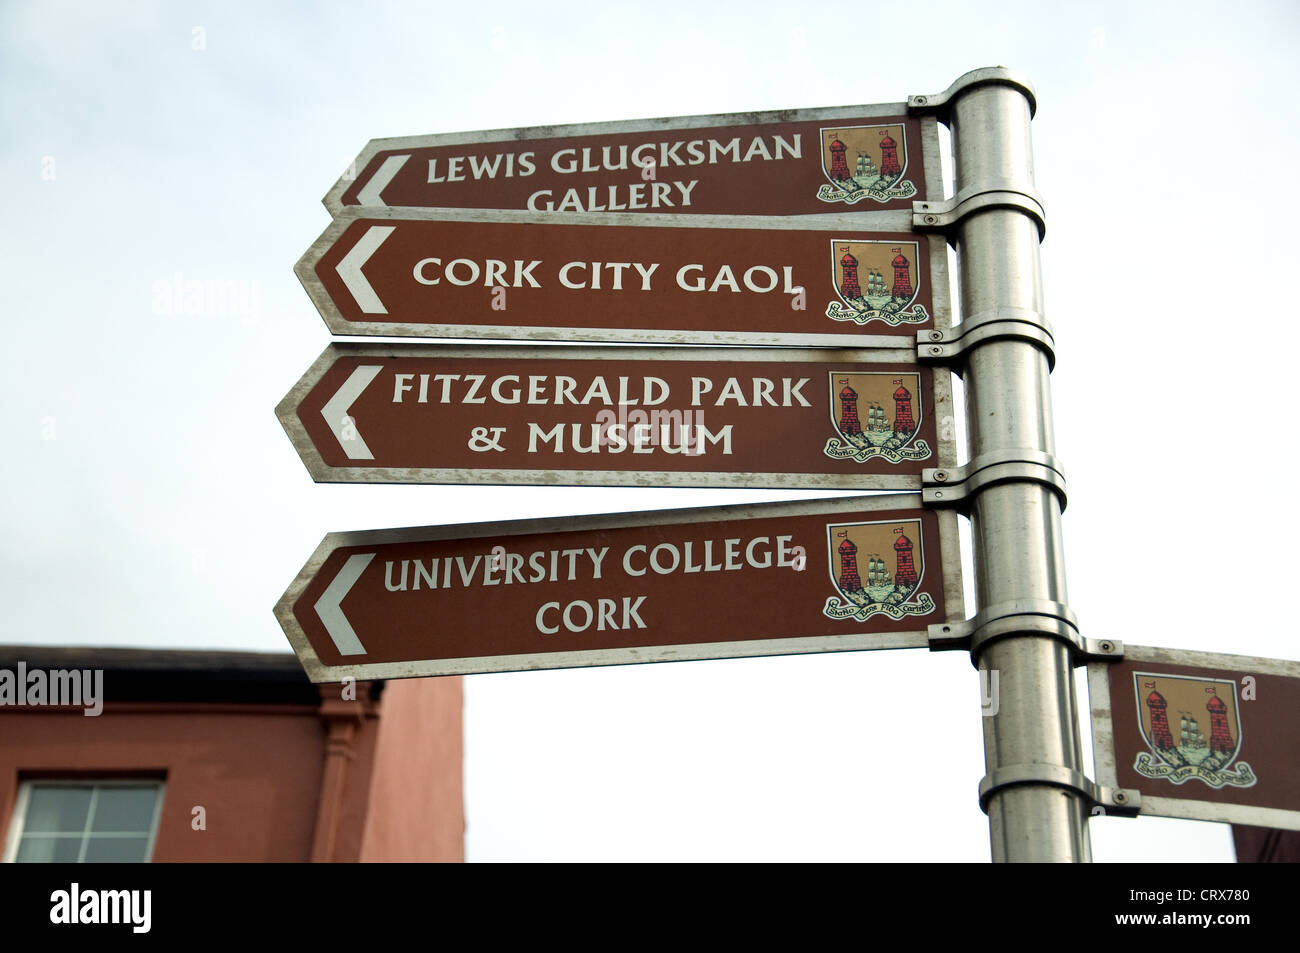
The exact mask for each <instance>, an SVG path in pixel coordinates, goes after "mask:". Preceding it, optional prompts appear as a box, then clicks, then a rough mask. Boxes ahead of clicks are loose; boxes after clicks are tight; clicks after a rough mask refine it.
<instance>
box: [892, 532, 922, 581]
mask: <svg viewBox="0 0 1300 953" xmlns="http://www.w3.org/2000/svg"><path fill="white" fill-rule="evenodd" d="M894 532H895V533H897V534H898V539H896V540H894V558H895V559H896V560H897V561H898V569H897V571H896V572H895V573H894V585H895V586H897V587H898V588H899V589H907V588H909V587H911V586H915V585H916V583H917V581H918V580H919V579H920V578H921V577H920V576H918V575H917V574H916V567H915V566H913V565H912V541H911V540H910V539H908V538H907V537H906V536H904V535H903V530H902V529H901V528H899V529H896V530H894Z"/></svg>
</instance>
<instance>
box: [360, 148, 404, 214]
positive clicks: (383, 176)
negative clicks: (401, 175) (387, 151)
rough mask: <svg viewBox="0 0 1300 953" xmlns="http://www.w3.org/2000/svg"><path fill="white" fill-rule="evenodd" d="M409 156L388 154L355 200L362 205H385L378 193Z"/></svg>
mask: <svg viewBox="0 0 1300 953" xmlns="http://www.w3.org/2000/svg"><path fill="white" fill-rule="evenodd" d="M409 158H411V157H410V156H409V155H404V156H389V157H388V158H387V159H385V160H384V162H383V164H382V165H381V166H380V167H379V168H378V169H376V170H375V174H374V175H372V176H371V177H370V181H369V182H367V183H366V184H365V187H364V188H362V189H361V191H359V192H358V193H357V201H358V202H359V203H360V204H362V205H387V204H388V203H387V202H385V201H384V200H383V199H382V198H380V197H379V193H381V192H383V191H384V189H386V188H388V183H389V182H392V181H393V178H394V177H395V176H396V175H397V173H398V172H400V171H401V170H402V166H404V165H406V160H407V159H409Z"/></svg>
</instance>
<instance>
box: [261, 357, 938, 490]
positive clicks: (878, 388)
mask: <svg viewBox="0 0 1300 953" xmlns="http://www.w3.org/2000/svg"><path fill="white" fill-rule="evenodd" d="M904 356H905V355H904V353H903V352H901V351H899V350H897V349H880V350H842V349H832V348H821V349H782V350H773V349H757V348H638V347H538V346H535V345H534V346H515V347H510V346H502V345H496V346H491V345H489V346H481V347H461V346H454V345H453V346H421V345H410V344H388V345H368V344H335V345H331V346H330V347H328V348H327V349H326V350H325V352H324V353H323V354H322V355H321V357H320V359H319V360H317V361H316V363H315V364H314V365H313V366H312V368H311V369H310V370H309V371H308V372H307V374H306V375H305V376H304V377H303V378H302V380H301V381H300V382H299V383H298V385H297V386H296V387H295V388H294V389H293V390H292V391H291V392H290V394H289V395H288V396H287V397H286V398H285V399H284V400H283V401H282V402H281V404H280V406H279V407H278V408H277V410H276V413H277V414H278V415H279V417H280V421H281V423H282V424H283V425H284V427H285V430H286V431H287V432H288V434H289V436H290V438H291V439H292V440H293V443H294V446H295V447H297V448H298V451H299V454H300V455H301V456H302V459H303V461H304V462H305V463H306V465H307V468H308V470H309V471H310V472H311V474H312V476H313V477H314V478H315V479H316V480H318V481H321V482H341V483H497V484H505V483H515V484H534V485H538V484H586V485H602V486H734V487H743V486H754V487H810V488H819V487H825V488H836V489H919V488H920V485H921V484H920V473H921V470H922V469H923V468H925V467H935V466H951V465H952V463H953V462H954V460H955V449H954V447H953V420H952V417H953V414H952V398H951V392H950V385H949V380H948V375H947V374H944V373H940V374H936V373H934V372H933V371H932V370H931V369H930V368H928V367H921V366H919V365H916V364H909V363H906V362H903V361H900V360H899V358H900V357H904Z"/></svg>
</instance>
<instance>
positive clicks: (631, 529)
mask: <svg viewBox="0 0 1300 953" xmlns="http://www.w3.org/2000/svg"><path fill="white" fill-rule="evenodd" d="M276 615H277V617H278V618H279V619H280V622H281V625H282V626H283V627H284V630H285V633H286V634H287V635H288V637H289V641H290V642H291V643H292V645H293V647H294V650H295V651H296V652H297V654H298V658H299V659H300V660H301V661H302V663H303V666H304V668H305V669H306V671H307V673H308V675H309V676H310V677H311V678H312V680H313V681H338V680H340V679H342V678H344V677H348V676H351V677H355V678H400V677H406V676H419V675H449V674H469V673H475V672H505V671H519V670H524V669H537V668H567V667H574V666H589V665H615V664H623V663H631V662H656V661H679V660H684V659H702V658H731V657H741V656H755V655H779V654H792V653H801V652H835V651H850V650H858V649H883V648H902V647H921V646H924V645H926V644H927V639H926V628H927V626H928V625H929V624H930V623H934V622H944V621H947V620H949V619H950V618H960V617H961V615H962V609H961V579H960V572H959V568H958V556H957V548H956V522H955V517H953V516H952V514H951V513H947V512H936V511H933V510H926V509H923V508H921V505H920V496H919V495H917V494H906V495H895V496H882V497H870V498H858V499H848V498H845V499H836V500H812V501H806V502H801V503H780V504H760V505H750V506H730V507H716V508H708V509H690V510H669V511H658V512H651V513H631V514H621V515H616V516H593V517H581V518H569V519H553V520H528V521H522V522H512V523H487V524H478V525H465V526H438V527H425V528H421V529H407V530H379V531H374V532H368V533H342V534H331V535H330V536H327V537H326V538H325V540H324V542H322V543H321V545H320V546H319V547H318V548H317V550H316V553H315V554H314V555H313V556H312V558H311V560H310V561H309V562H308V563H307V565H306V566H305V567H304V568H303V570H302V572H301V573H299V575H298V577H297V579H295V581H294V583H293V584H292V585H291V586H290V587H289V589H288V591H287V592H286V593H285V594H284V596H283V597H282V598H281V600H280V602H279V604H278V605H277V606H276Z"/></svg>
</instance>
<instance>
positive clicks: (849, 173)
mask: <svg viewBox="0 0 1300 953" xmlns="http://www.w3.org/2000/svg"><path fill="white" fill-rule="evenodd" d="M821 140H822V143H821V145H822V171H823V172H825V173H826V178H828V179H829V180H830V184H829V185H823V186H822V187H821V188H820V189H818V190H817V198H819V199H821V200H822V201H823V202H843V203H844V204H846V205H854V204H856V203H858V202H861V201H862V200H863V199H872V200H873V201H876V202H892V201H894V200H895V199H906V198H910V197H911V196H913V195H915V194H916V186H915V185H913V184H912V183H911V182H910V181H908V180H907V179H905V178H904V177H903V176H904V175H905V174H906V172H907V133H906V130H905V129H904V128H903V125H902V123H893V124H885V125H880V126H836V127H834V128H831V129H823V130H822V131H821Z"/></svg>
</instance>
